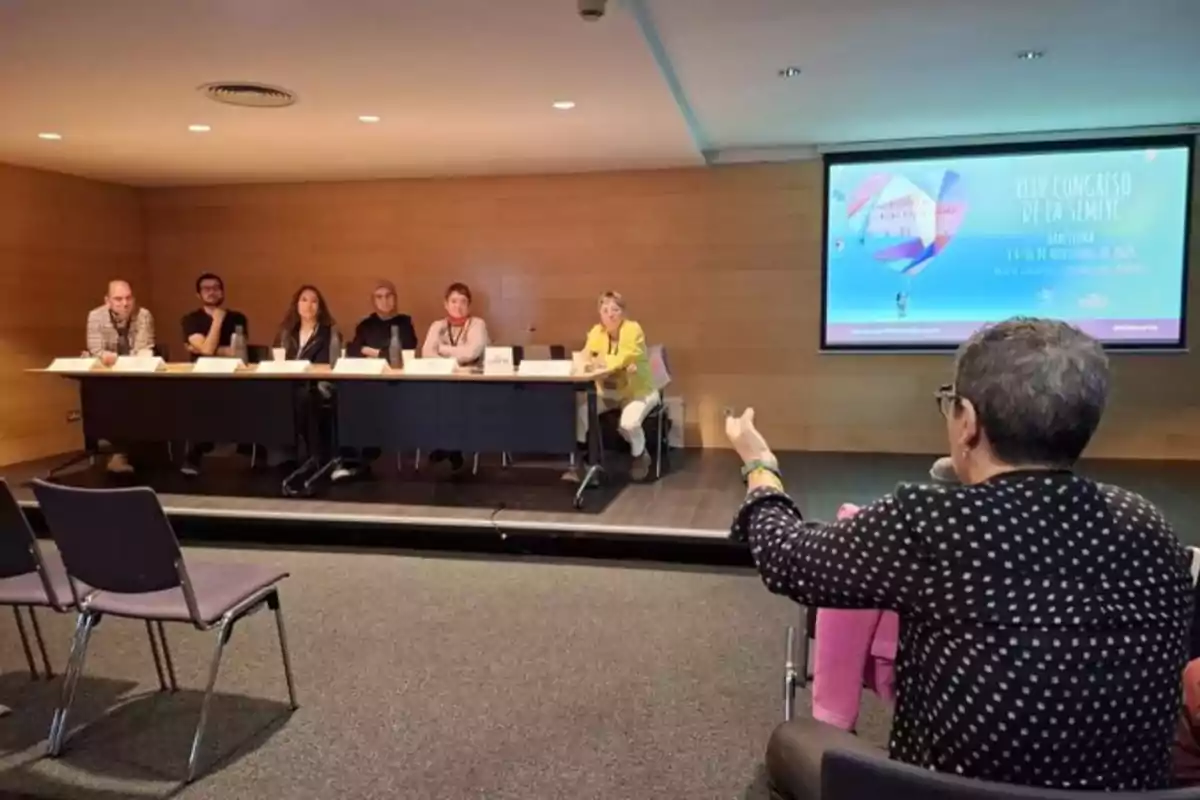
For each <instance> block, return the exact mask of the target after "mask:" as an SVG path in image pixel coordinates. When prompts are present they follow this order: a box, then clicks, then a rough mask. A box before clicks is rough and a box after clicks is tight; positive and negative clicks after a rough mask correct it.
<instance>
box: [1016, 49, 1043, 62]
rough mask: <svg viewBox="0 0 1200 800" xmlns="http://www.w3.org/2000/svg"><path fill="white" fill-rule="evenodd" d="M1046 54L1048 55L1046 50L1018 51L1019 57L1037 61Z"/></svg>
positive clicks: (1024, 59)
mask: <svg viewBox="0 0 1200 800" xmlns="http://www.w3.org/2000/svg"><path fill="white" fill-rule="evenodd" d="M1044 55H1046V52H1045V51H1044V50H1021V51H1020V52H1018V53H1017V58H1018V59H1020V60H1021V61H1037V60H1038V59H1039V58H1041V57H1043V56H1044Z"/></svg>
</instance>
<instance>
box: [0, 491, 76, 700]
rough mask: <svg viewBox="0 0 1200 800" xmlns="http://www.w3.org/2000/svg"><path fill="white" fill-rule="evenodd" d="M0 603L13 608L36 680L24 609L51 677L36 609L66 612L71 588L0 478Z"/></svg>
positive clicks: (59, 564)
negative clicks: (42, 547) (40, 543)
mask: <svg viewBox="0 0 1200 800" xmlns="http://www.w3.org/2000/svg"><path fill="white" fill-rule="evenodd" d="M0 605H2V606H10V607H12V610H13V617H14V618H15V619H16V623H17V632H18V633H19V634H20V636H21V648H22V650H24V652H25V663H26V664H28V665H29V674H30V675H32V676H33V677H34V678H35V679H36V678H39V677H43V676H42V675H40V674H39V672H38V666H37V662H36V661H35V660H34V657H33V649H32V648H31V647H30V645H29V634H28V633H27V632H26V630H25V618H24V617H23V616H22V614H21V612H22V611H23V610H24V611H27V612H28V613H29V622H30V624H31V625H32V626H33V635H34V639H35V640H36V642H37V647H38V651H39V654H40V655H41V657H42V667H43V669H44V670H45V675H44V677H46V678H47V679H49V678H51V677H53V676H54V670H53V668H52V667H51V666H50V656H49V655H47V653H46V642H45V640H44V639H43V638H42V627H41V625H40V624H39V623H38V618H37V613H36V611H35V609H38V608H49V609H53V610H54V611H57V612H59V613H65V612H67V611H71V610H72V609H73V608H74V605H75V603H74V600H73V598H72V597H71V588H70V586H68V585H67V574H66V572H65V571H64V570H63V565H62V560H61V559H59V558H58V556H57V554H54V553H43V552H42V549H41V547H39V546H38V542H37V537H36V536H34V533H33V529H32V528H30V527H29V521H28V520H27V519H26V518H25V513H24V512H23V511H21V507H20V506H19V505H17V499H16V498H15V497H13V494H12V491H11V490H10V489H9V488H8V482H7V481H5V480H4V479H3V478H0Z"/></svg>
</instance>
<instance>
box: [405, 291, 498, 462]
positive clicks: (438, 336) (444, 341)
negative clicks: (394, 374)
mask: <svg viewBox="0 0 1200 800" xmlns="http://www.w3.org/2000/svg"><path fill="white" fill-rule="evenodd" d="M443 299H444V301H445V307H446V317H445V319H439V320H437V321H435V322H434V323H433V324H432V325H430V326H429V333H427V334H426V335H425V344H424V346H422V348H421V355H422V356H424V357H425V358H453V359H454V360H455V361H457V362H458V365H459V366H460V367H478V366H480V365H481V364H482V363H483V351H484V350H485V349H487V346H488V344H489V340H488V329H487V323H485V322H484V321H483V320H482V319H480V318H479V317H473V316H471V289H470V287H469V286H467V285H466V284H465V283H452V284H450V286H449V288H447V289H446V295H445V297H444V298H443ZM446 459H449V460H450V466H451V468H452V469H453V470H454V471H455V472H459V471H461V470H462V468H463V465H464V462H463V455H462V453H460V452H457V451H455V452H447V451H445V450H434V451H433V452H432V453H430V454H429V460H430V462H432V463H434V464H437V463H439V462H441V461H445V460H446Z"/></svg>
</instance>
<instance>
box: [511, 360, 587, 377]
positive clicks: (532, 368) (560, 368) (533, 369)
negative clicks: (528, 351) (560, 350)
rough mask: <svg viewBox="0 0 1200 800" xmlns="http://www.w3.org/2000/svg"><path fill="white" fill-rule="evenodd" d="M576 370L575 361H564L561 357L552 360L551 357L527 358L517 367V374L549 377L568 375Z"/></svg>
mask: <svg viewBox="0 0 1200 800" xmlns="http://www.w3.org/2000/svg"><path fill="white" fill-rule="evenodd" d="M574 371H575V364H574V363H573V362H571V361H563V360H561V359H560V360H557V361H551V360H549V359H547V360H541V359H534V360H528V359H527V360H524V361H522V362H521V366H519V367H518V368H517V374H519V375H538V376H547V377H551V376H553V377H567V376H569V375H572V374H573V373H574Z"/></svg>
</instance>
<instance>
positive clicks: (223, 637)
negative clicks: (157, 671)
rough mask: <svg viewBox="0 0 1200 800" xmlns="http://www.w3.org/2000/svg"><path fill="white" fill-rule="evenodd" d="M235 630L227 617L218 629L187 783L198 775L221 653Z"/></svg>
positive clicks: (201, 704)
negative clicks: (206, 723) (201, 747)
mask: <svg viewBox="0 0 1200 800" xmlns="http://www.w3.org/2000/svg"><path fill="white" fill-rule="evenodd" d="M232 632H233V620H232V619H231V618H229V617H226V618H225V620H223V621H222V622H221V627H220V628H219V629H218V630H217V646H216V649H215V650H213V657H212V664H211V665H210V666H209V668H208V686H207V687H206V688H205V690H204V699H203V700H201V701H200V719H198V720H197V721H196V733H195V734H194V735H193V736H192V752H191V754H190V755H189V756H188V766H187V778H186V780H185V783H191V782H192V781H193V780H194V779H195V777H196V764H197V762H198V761H199V757H200V743H201V742H202V741H203V740H204V724H205V722H207V721H208V703H209V701H210V700H211V699H212V693H213V687H214V686H216V684H217V672H218V670H219V669H220V668H221V655H222V653H224V652H225V645H226V643H228V641H229V635H230V634H231V633H232Z"/></svg>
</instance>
